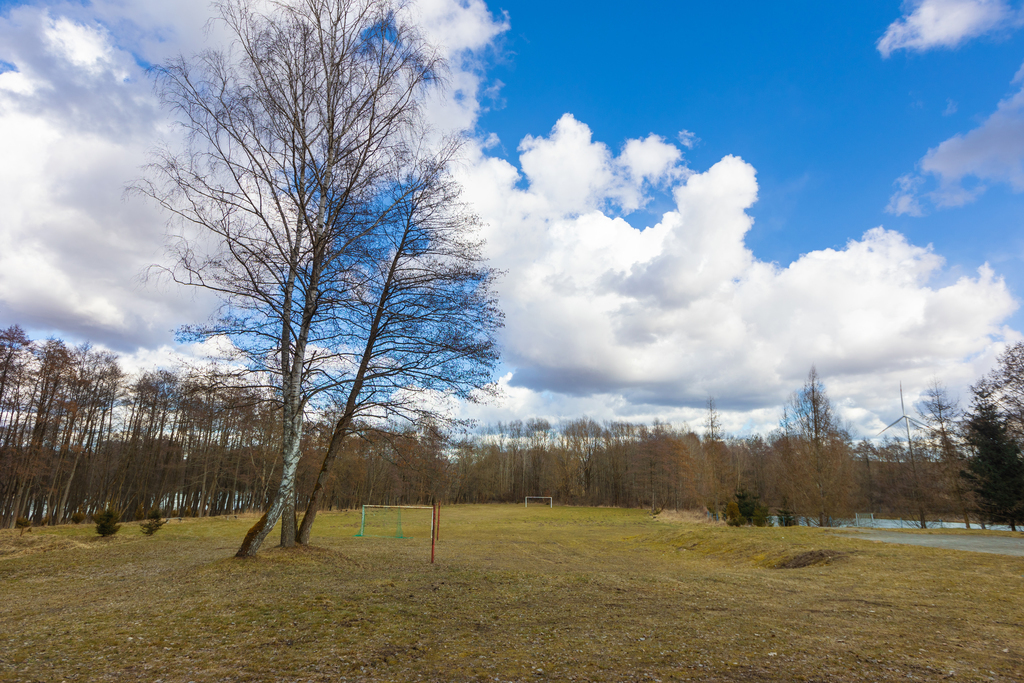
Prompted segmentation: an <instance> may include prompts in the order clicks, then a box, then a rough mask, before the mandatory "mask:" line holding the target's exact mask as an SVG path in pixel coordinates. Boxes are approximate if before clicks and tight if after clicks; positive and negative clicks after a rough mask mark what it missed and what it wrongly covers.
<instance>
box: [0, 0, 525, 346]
mask: <svg viewBox="0 0 1024 683" xmlns="http://www.w3.org/2000/svg"><path fill="white" fill-rule="evenodd" d="M413 10H414V11H418V12H420V13H421V18H422V20H423V23H424V31H425V34H426V37H427V38H428V39H429V40H432V41H434V42H437V43H440V44H441V45H442V48H443V53H444V54H445V55H446V56H447V57H449V58H450V59H451V60H452V61H453V70H452V89H453V90H454V94H455V95H457V97H453V98H452V102H453V104H451V105H449V106H448V107H447V109H445V108H443V107H441V106H440V105H437V104H435V106H434V110H432V112H431V113H432V114H433V115H434V122H435V124H436V125H438V126H439V127H461V128H468V127H471V126H472V125H473V124H474V122H475V117H476V115H477V113H478V105H477V104H476V91H477V89H478V88H479V86H480V83H481V78H482V76H481V74H480V70H479V68H478V64H477V62H476V61H475V60H476V57H475V55H476V53H477V52H479V51H481V50H484V49H485V48H486V46H487V45H488V44H490V43H491V42H493V40H494V39H495V37H496V36H497V35H499V34H500V33H501V32H502V31H503V30H505V28H506V26H507V24H506V23H505V22H504V20H503V19H501V18H499V19H494V18H493V17H492V16H491V15H490V14H489V13H488V11H487V8H486V5H485V4H484V3H483V2H482V0H466V1H464V2H459V1H458V0H422V1H421V2H420V3H418V4H417V5H416V6H415V7H413ZM209 16H210V5H209V2H208V0H175V1H174V2H163V3H154V2H144V3H143V2H139V3H125V2H123V1H122V0H96V1H95V2H91V3H79V2H61V1H60V0H58V1H56V2H40V3H37V4H24V5H19V6H16V7H10V8H4V9H3V10H2V11H0V67H2V68H0V71H2V73H0V139H2V140H3V141H4V146H3V157H4V163H3V164H2V165H0V206H2V207H3V214H2V216H0V321H6V322H5V323H4V324H10V323H14V322H17V323H20V324H21V325H23V326H26V327H28V328H30V329H34V330H37V331H39V332H40V333H51V332H53V333H57V334H60V335H63V336H65V337H70V338H71V339H72V340H90V341H92V342H94V343H97V344H100V345H105V346H106V347H108V348H117V349H121V350H126V349H127V350H132V353H133V354H134V355H133V357H138V358H147V357H150V356H149V355H147V354H148V352H147V351H146V349H149V348H157V347H160V345H166V344H167V343H168V342H169V341H170V337H171V331H172V330H173V329H174V328H176V327H177V326H179V325H181V324H183V323H188V322H195V321H199V320H202V319H204V318H205V317H206V315H207V314H208V312H209V311H210V310H212V308H213V305H214V303H213V301H212V300H211V298H210V297H208V296H203V295H197V293H196V292H193V291H191V290H189V291H181V290H180V289H177V288H174V287H171V286H169V285H167V284H166V283H163V284H143V283H142V282H141V281H140V274H141V273H142V271H143V270H144V268H145V267H146V266H147V265H149V264H151V263H154V262H159V261H161V260H162V259H163V254H162V244H163V239H164V237H163V233H164V223H165V220H166V217H165V216H164V215H162V214H160V213H159V212H158V211H157V210H156V209H155V208H154V207H153V206H152V205H150V204H147V203H146V202H144V201H142V200H132V201H129V202H125V201H124V200H123V198H122V195H123V190H124V187H125V184H126V183H127V182H129V181H131V180H132V179H133V178H136V177H138V176H139V175H140V174H141V172H142V171H141V167H142V166H143V165H144V164H145V163H146V162H147V160H148V152H149V150H150V149H151V148H153V147H154V146H155V145H156V144H157V143H158V142H159V141H160V139H161V138H166V137H168V135H169V134H170V127H169V120H168V118H167V115H166V113H165V112H162V111H161V110H160V107H159V105H158V103H157V101H156V99H155V97H154V94H153V89H152V83H151V82H150V81H149V80H148V78H147V76H146V74H145V71H144V67H145V66H146V65H147V64H151V63H160V62H162V61H165V60H166V59H168V58H170V57H172V56H174V55H176V54H178V53H182V54H185V55H189V54H193V53H195V52H197V51H198V50H201V49H203V48H204V47H205V46H206V45H207V44H208V43H207V41H210V43H213V44H217V43H218V42H223V40H224V35H223V27H222V25H221V24H219V23H217V22H212V23H210V24H209V25H207V20H208V18H209ZM450 92H451V91H450ZM140 347H141V349H140V350H138V351H135V349H138V348H140ZM168 348H170V347H168ZM165 350H166V349H165ZM154 353H156V356H160V355H161V354H163V353H164V351H158V352H154ZM150 355H151V354H150ZM186 355H187V352H186ZM156 356H153V357H156Z"/></svg>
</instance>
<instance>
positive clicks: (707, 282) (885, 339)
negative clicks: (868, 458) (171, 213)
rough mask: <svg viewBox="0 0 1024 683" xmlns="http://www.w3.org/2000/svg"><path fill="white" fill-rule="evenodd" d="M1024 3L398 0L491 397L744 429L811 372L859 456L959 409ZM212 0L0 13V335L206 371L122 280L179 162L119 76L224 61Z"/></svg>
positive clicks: (1008, 184) (1005, 278)
mask: <svg viewBox="0 0 1024 683" xmlns="http://www.w3.org/2000/svg"><path fill="white" fill-rule="evenodd" d="M1021 5H1022V3H1021V2H1020V0H907V1H906V2H902V3H901V2H898V1H890V2H880V1H879V2H856V3H820V2H786V3H765V2H734V3H634V4H633V5H627V6H624V5H622V4H611V3H594V2H589V3H582V2H558V3H551V2H546V3H540V2H526V1H522V2H516V1H511V2H506V1H502V2H497V1H490V0H489V1H485V0H416V1H415V2H413V3H411V4H410V6H409V10H408V11H409V12H410V15H409V16H410V17H412V18H413V19H414V20H415V21H418V22H420V23H421V24H422V26H423V28H424V31H425V33H426V35H427V36H428V38H429V39H431V40H432V41H433V42H435V43H436V44H437V45H439V46H441V48H442V49H443V50H444V51H445V54H446V55H447V56H448V57H449V59H450V61H451V64H452V77H451V89H450V90H449V95H450V96H451V97H450V98H449V99H448V100H446V101H436V102H434V103H432V104H431V105H430V116H431V117H432V120H433V121H434V123H435V125H436V126H437V127H438V128H445V129H455V130H460V131H462V132H464V133H465V134H466V135H467V136H468V139H469V143H468V144H467V146H466V150H465V158H464V159H463V162H462V163H461V164H460V166H459V174H460V179H461V180H462V182H463V184H464V186H465V190H466V192H465V197H466V199H467V201H469V202H470V203H471V204H472V205H473V207H474V209H475V210H476V211H477V212H478V213H479V214H480V215H481V217H482V218H483V220H484V222H485V228H484V229H483V234H482V236H483V237H484V238H486V240H487V245H488V246H487V251H488V256H489V258H490V259H491V261H492V262H493V263H494V265H495V266H496V267H498V268H501V269H503V270H504V271H505V272H506V275H505V277H504V278H503V279H502V280H501V282H500V283H499V286H498V294H499V297H500V300H501V303H502V306H503V308H504V310H505V312H506V316H507V317H506V322H507V324H506V327H505V329H504V331H503V333H502V339H501V342H502V349H503V368H502V374H501V376H500V377H499V378H498V380H499V384H500V386H501V387H502V389H503V391H504V395H505V398H504V399H503V400H502V401H501V402H499V403H497V404H492V405H487V406H467V407H462V408H460V410H461V411H463V414H465V415H467V416H470V417H477V418H479V419H481V420H484V421H493V420H498V419H502V420H507V419H515V418H527V417H533V416H541V417H547V418H549V419H552V420H556V421H557V420H559V419H562V418H569V417H577V416H580V415H588V416H590V417H593V418H596V419H599V420H612V419H626V420H636V421H640V420H643V421H650V420H652V419H655V418H659V419H664V420H669V421H672V422H676V423H683V422H687V423H689V424H691V425H694V426H697V425H699V424H700V423H701V420H702V412H703V406H704V404H705V402H706V399H707V398H708V396H714V397H715V399H716V401H717V403H718V405H719V407H720V408H721V409H722V410H723V413H724V417H725V420H726V424H727V426H728V428H729V429H731V430H733V431H735V432H738V433H744V432H749V431H765V430H767V429H771V428H772V427H773V426H774V425H776V424H777V422H778V418H779V414H780V411H781V406H782V404H783V403H784V402H785V401H786V399H787V397H788V396H789V395H790V394H791V392H792V391H794V390H795V389H798V388H799V387H800V385H801V384H802V382H803V379H804V378H805V377H806V374H807V371H808V369H809V368H810V366H811V365H812V364H815V365H816V366H817V369H818V371H819V373H820V375H821V376H822V377H823V379H824V380H825V383H826V386H827V387H828V389H829V391H830V392H831V394H832V396H833V398H834V400H836V402H837V404H838V405H839V407H840V411H841V413H842V414H843V416H844V418H845V419H846V420H848V421H849V423H850V425H851V429H852V431H853V433H854V434H855V435H858V436H860V435H871V434H873V433H875V432H877V431H878V430H879V429H881V427H882V426H884V425H885V424H888V423H889V422H891V421H892V419H894V417H895V416H897V415H898V413H897V412H895V411H898V409H899V408H898V405H899V395H898V387H899V384H900V382H902V383H903V386H904V387H905V388H906V390H907V392H908V397H909V398H910V400H911V401H913V400H914V399H915V398H916V397H917V396H919V395H920V393H921V392H923V391H924V390H925V388H926V387H927V385H928V383H929V382H931V381H932V380H936V379H937V380H939V381H941V382H944V383H945V384H946V385H948V386H949V388H950V391H951V393H953V394H954V395H960V396H961V397H966V395H967V392H968V391H969V386H970V384H971V383H972V382H974V381H976V379H977V378H978V377H979V376H980V375H981V374H982V373H984V372H986V371H987V370H988V369H989V368H991V367H992V365H993V363H994V362H995V359H996V358H997V356H998V354H999V353H1000V351H1001V350H1002V349H1003V348H1004V347H1005V345H1006V343H1008V342H1013V341H1016V340H1018V339H1020V338H1021V330H1024V311H1022V310H1021V309H1020V306H1019V302H1020V300H1021V298H1022V297H1024V275H1022V273H1024V269H1022V268H1021V260H1022V258H1024V238H1022V235H1024V232H1022V230H1021V229H1020V227H1021V226H1020V223H1021V216H1024V211H1022V209H1024V93H1022V87H1024V82H1022V79H1021V78H1018V77H1017V74H1018V72H1019V71H1020V70H1021V67H1022V63H1024V10H1022V6H1021ZM209 16H210V5H209V3H208V2H207V0H166V1H164V2H155V1H152V2H146V1H140V2H133V3H123V2H120V1H119V0H92V1H91V2H78V1H66V0H36V1H32V2H10V1H2V0H0V141H2V144H3V150H2V151H3V159H4V161H3V163H2V164H0V205H2V206H4V207H5V211H4V213H3V214H2V216H0V326H2V327H6V326H7V325H9V324H14V323H18V324H21V325H22V326H23V327H25V328H26V329H28V330H29V331H30V332H31V333H32V334H33V335H34V336H36V337H42V336H45V335H49V334H53V335H57V336H60V337H62V338H64V339H67V340H68V341H71V342H76V343H77V342H83V341H90V342H92V343H94V344H97V345H100V346H103V347H106V348H110V349H113V350H116V351H118V352H119V353H121V354H122V357H123V359H124V362H125V363H126V365H127V366H128V367H129V368H130V369H133V370H138V369H142V368H146V367H153V366H155V365H166V364H171V363H174V362H175V361H176V359H180V358H182V357H192V356H196V355H202V354H203V353H204V351H205V350H204V349H203V348H200V347H192V346H183V345H180V344H177V343H175V341H174V336H173V330H174V329H175V328H176V327H178V326H180V325H182V324H187V323H190V322H194V321H197V320H202V319H203V318H205V317H206V316H207V315H209V313H210V311H211V310H212V309H213V307H214V306H215V301H214V300H212V299H211V298H210V297H208V296H204V295H202V294H196V293H194V292H190V291H183V290H180V289H175V288H174V287H171V286H170V285H169V284H168V283H161V282H156V281H145V280H144V279H143V278H140V273H141V272H143V270H144V269H145V268H146V266H148V265H150V264H153V263H160V262H161V260H162V259H165V258H166V256H165V254H164V252H163V246H162V245H163V244H164V230H165V227H164V226H165V223H166V216H163V215H162V214H160V212H159V211H158V210H157V208H156V207H154V206H152V205H148V204H146V203H145V202H143V201H140V200H136V199H133V200H129V201H125V200H124V198H123V190H124V187H125V184H126V183H128V182H129V181H131V180H132V179H133V178H137V177H138V176H139V174H140V173H141V170H140V169H141V167H142V166H143V165H144V164H145V163H146V161H147V158H148V156H147V155H148V154H149V152H150V150H152V148H153V147H154V145H156V144H158V143H160V142H166V143H168V144H171V145H174V144H176V140H175V138H174V132H173V128H172V127H171V126H170V125H169V124H170V118H169V114H168V113H167V112H164V111H162V110H161V109H160V107H159V105H158V103H157V102H156V101H155V98H154V96H153V93H152V87H151V84H150V82H149V81H148V78H147V76H146V74H145V72H144V70H143V68H142V66H141V65H142V64H147V63H160V62H161V61H163V60H166V59H168V58H170V57H172V56H174V55H176V54H178V53H183V54H186V55H187V54H192V53H194V52H196V51H197V50H200V49H203V48H205V47H219V46H222V45H224V44H226V42H225V41H226V40H227V39H228V36H226V35H223V34H222V33H220V32H218V31H217V30H214V31H213V32H212V33H209V34H207V33H204V31H203V26H204V25H205V24H206V21H207V19H208V18H209Z"/></svg>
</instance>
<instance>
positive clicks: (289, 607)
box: [0, 505, 1024, 683]
mask: <svg viewBox="0 0 1024 683" xmlns="http://www.w3.org/2000/svg"><path fill="white" fill-rule="evenodd" d="M357 520H358V514H357V513H353V512H348V513H341V512H338V513H325V514H322V516H321V517H320V518H318V520H317V526H316V528H315V529H314V535H313V542H314V543H315V544H316V545H315V547H311V548H302V549H295V550H283V549H280V548H271V549H269V550H266V551H263V552H261V553H260V555H259V556H258V557H257V558H256V559H254V560H235V559H233V558H232V555H233V554H234V552H235V550H236V549H237V545H238V544H239V543H240V542H241V539H242V537H243V536H244V534H245V531H246V529H247V528H248V527H249V526H250V525H251V524H252V523H253V522H254V521H255V517H251V518H247V519H237V520H235V519H224V518H217V519H205V520H186V521H184V522H178V521H177V520H173V521H172V522H170V523H169V524H167V525H166V526H165V527H164V528H163V529H162V530H161V531H160V532H159V533H157V534H156V535H155V536H153V537H145V536H143V535H142V534H141V533H139V530H138V528H137V525H135V524H126V525H125V526H124V528H122V530H121V532H120V533H119V534H118V535H117V536H114V537H112V538H109V539H99V538H97V537H95V534H94V533H93V532H92V529H91V528H90V527H88V526H86V525H82V526H79V527H73V526H68V527H56V528H51V529H45V530H40V529H35V530H33V532H32V533H26V534H25V536H24V537H22V538H21V539H19V537H18V536H17V532H16V531H3V532H0V586H2V598H3V599H2V600H0V680H3V681H61V680H66V681H135V680H145V681H157V680H160V681H163V682H164V683H172V682H174V683H177V682H179V681H180V682H187V681H195V682H196V683H200V682H202V681H318V682H319V681H332V682H333V681H363V680H365V681H370V680H373V681H415V680H424V681H494V680H501V681H525V680H532V681H539V680H557V681H588V680H589V681H633V680H635V681H641V680H648V681H657V680H661V681H670V680H700V681H780V680H781V681H790V680H806V681H861V680H870V681H896V680H900V681H907V680H943V679H948V680H954V681H986V680H993V679H994V680H998V681H1016V680H1020V674H1021V672H1022V671H1024V653H1022V647H1024V638H1022V633H1024V598H1022V596H1024V561H1022V560H1021V559H1020V558H1012V557H1003V556H999V555H986V554H981V553H962V552H956V551H946V550H938V549H930V548H919V547H912V546H898V545H888V544H875V543H870V542H866V541H860V540H857V539H856V538H855V537H854V536H852V535H837V534H834V533H830V532H828V531H827V530H822V529H807V528H792V527H791V528H785V529H779V528H765V529H755V528H739V529H733V528H729V527H724V526H718V525H709V524H703V523H690V522H682V521H680V522H667V521H654V520H652V518H651V516H650V515H649V514H648V513H646V512H643V511H638V510H616V509H590V508H554V509H548V508H543V507H536V508H533V507H531V508H529V509H523V508H522V507H520V506H504V505H493V506H457V507H449V508H445V509H444V511H443V513H442V529H441V534H442V535H441V540H440V543H439V545H438V561H437V563H436V564H434V565H430V564H429V563H428V560H429V544H428V542H427V540H426V529H427V525H426V524H417V523H416V522H415V520H411V519H408V520H403V527H404V528H405V530H406V532H407V533H408V532H410V531H411V532H413V535H414V538H412V539H402V540H398V539H379V538H355V537H353V534H354V533H355V532H356V530H357V528H358V521H357ZM25 539H28V540H25ZM824 557H827V558H830V559H828V561H827V562H818V561H812V562H811V563H810V564H811V565H812V566H807V567H804V568H795V569H787V570H781V569H778V568H780V567H783V566H785V565H786V564H787V563H788V564H792V563H794V562H797V563H799V562H800V561H803V560H801V559H800V558H805V559H806V558H818V559H819V560H820V559H822V558H824ZM837 558H838V559H837ZM951 672H952V673H951Z"/></svg>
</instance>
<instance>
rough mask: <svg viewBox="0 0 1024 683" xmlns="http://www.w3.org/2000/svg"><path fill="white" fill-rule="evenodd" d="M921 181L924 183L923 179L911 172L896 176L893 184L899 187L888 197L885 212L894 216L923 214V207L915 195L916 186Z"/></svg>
mask: <svg viewBox="0 0 1024 683" xmlns="http://www.w3.org/2000/svg"><path fill="white" fill-rule="evenodd" d="M922 183H924V179H923V178H921V177H920V176H916V175H914V174H913V173H906V174H904V175H901V176H900V177H899V178H897V179H896V181H895V182H894V183H893V185H896V186H897V187H898V188H899V189H897V190H896V192H894V193H893V195H892V197H890V198H889V204H888V205H887V206H886V207H885V212H886V213H891V214H893V215H895V216H916V217H920V216H923V215H924V209H923V208H922V207H921V201H920V199H919V197H918V196H917V192H918V188H919V187H921V185H922Z"/></svg>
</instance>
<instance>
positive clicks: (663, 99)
mask: <svg viewBox="0 0 1024 683" xmlns="http://www.w3.org/2000/svg"><path fill="white" fill-rule="evenodd" d="M492 7H495V8H500V9H501V10H504V11H506V12H508V14H509V17H510V21H511V28H510V30H509V31H508V33H507V35H506V37H505V40H504V42H503V43H502V48H503V50H502V54H501V59H500V60H498V62H497V63H496V64H495V65H494V66H493V67H492V68H490V69H489V74H490V75H491V76H492V77H493V78H496V79H500V80H501V81H502V82H503V83H504V86H503V87H502V88H501V90H500V98H499V101H498V102H496V103H494V105H492V106H494V109H493V110H492V111H489V112H487V113H485V114H484V115H483V116H481V117H480V123H479V125H480V127H481V128H482V129H484V130H486V131H493V132H495V133H497V134H498V135H499V136H500V138H501V140H502V142H503V144H504V148H505V149H504V152H505V153H506V154H510V155H512V156H513V158H514V154H513V153H514V152H515V146H516V145H517V144H518V141H519V140H521V139H522V138H523V136H525V135H527V134H533V135H538V134H542V133H544V132H545V131H546V130H547V129H548V128H550V126H551V123H552V122H553V121H554V120H555V119H557V118H558V117H559V116H561V114H563V113H565V112H572V113H573V114H574V115H575V116H576V117H577V118H578V119H580V120H581V121H585V122H586V123H587V124H588V125H589V126H590V128H591V129H592V130H593V131H594V134H595V137H596V138H598V139H601V140H604V141H606V142H608V143H609V144H610V145H613V146H614V144H615V142H617V141H622V140H625V139H627V138H633V137H641V136H644V135H647V134H648V133H652V132H653V133H657V134H660V135H662V136H665V137H667V138H671V137H673V136H674V135H675V134H676V133H678V132H679V131H680V130H689V131H692V132H693V133H694V134H695V135H696V136H697V137H698V138H699V139H700V142H699V143H698V144H697V145H696V146H695V147H694V148H693V149H691V150H688V151H687V153H686V156H687V159H688V160H690V163H691V164H692V165H693V166H694V167H696V168H704V167H707V166H709V165H711V164H713V163H714V162H715V161H717V160H718V159H720V158H721V157H722V156H724V155H726V154H735V155H739V156H741V157H742V158H743V159H744V160H746V161H748V162H750V163H751V164H753V166H754V167H755V168H756V169H757V172H758V182H759V184H760V187H761V191H760V195H759V197H760V198H759V200H758V202H757V204H755V205H754V207H753V208H752V209H751V210H750V213H751V214H752V215H753V216H754V217H755V219H756V222H755V226H754V229H753V230H752V231H751V233H750V234H749V235H748V239H747V244H748V246H750V247H751V248H752V250H753V251H754V253H755V254H756V255H757V256H758V257H760V258H763V259H766V260H770V261H779V262H782V263H788V262H790V261H792V260H793V259H795V258H797V257H798V256H799V255H800V254H801V253H805V252H807V251H810V250H812V249H819V248H823V247H832V246H835V247H841V246H842V245H843V244H845V242H846V241H847V240H848V239H850V238H853V237H858V236H859V235H860V234H861V233H862V232H863V231H864V230H866V229H868V228H870V227H874V226H877V225H885V226H886V227H888V228H891V229H895V230H898V231H900V232H902V233H903V234H905V235H906V236H907V237H908V238H909V239H910V240H911V241H912V242H914V243H917V244H928V243H931V244H934V246H935V248H936V251H937V252H938V253H940V254H942V255H943V256H944V257H945V258H946V259H947V261H948V262H949V264H950V265H955V266H960V267H962V268H965V269H967V270H969V271H973V270H974V269H975V268H977V266H978V265H980V264H981V263H984V262H986V261H988V262H990V263H992V264H994V265H995V264H1000V265H1001V266H1002V267H1000V268H999V272H1000V274H1001V275H1003V276H1004V277H1006V278H1007V280H1008V282H1009V283H1010V284H1011V286H1012V288H1013V291H1014V293H1015V294H1016V295H1017V296H1018V297H1019V296H1021V294H1022V293H1024V269H1022V268H1021V267H1020V266H1021V258H1022V256H1024V231H1022V230H1021V227H1022V220H1024V196H1022V195H1020V194H1018V193H1015V192H1013V191H1011V190H1010V189H1009V188H1007V187H1006V186H1005V185H1001V184H996V185H995V186H993V187H992V188H991V189H989V190H988V191H987V192H986V193H985V195H984V196H983V197H982V198H981V199H979V200H978V201H976V202H974V203H972V204H970V205H968V206H965V207H958V208H948V209H941V210H930V211H929V212H928V215H927V216H924V217H912V216H894V215H892V214H889V213H886V212H885V207H886V205H887V204H888V202H889V198H890V196H891V195H892V194H893V192H894V190H895V188H894V185H893V183H894V181H895V180H896V179H897V178H899V177H900V176H902V175H904V174H906V173H910V172H913V171H914V169H915V167H916V165H917V164H918V162H919V160H920V159H921V157H922V156H923V155H924V154H925V152H927V150H928V149H930V148H932V147H935V146H936V145H938V144H939V143H940V142H942V141H943V140H945V139H947V138H949V137H951V136H953V135H955V134H957V133H964V132H967V131H969V130H971V129H972V128H974V127H976V126H977V125H978V124H979V123H980V122H981V121H982V120H983V119H984V118H986V117H987V116H988V115H989V114H990V113H991V112H992V111H993V110H994V108H995V105H996V103H997V102H998V101H999V100H1000V99H1002V98H1003V97H1005V96H1007V95H1008V94H1011V93H1012V92H1014V91H1016V90H1018V89H1019V87H1016V86H1014V85H1013V84H1011V80H1012V79H1013V77H1014V75H1015V73H1016V72H1017V70H1018V69H1020V68H1021V65H1022V63H1024V31H1014V30H1002V31H997V32H995V33H994V34H992V35H986V36H983V37H980V38H978V39H975V40H969V41H966V42H965V43H963V44H961V45H959V46H958V47H956V48H954V49H942V48H935V49H931V50H927V51H924V52H918V51H913V52H911V51H907V50H900V51H897V52H895V53H893V54H892V55H891V56H890V57H889V58H887V59H886V58H883V57H882V55H881V54H880V53H879V51H878V49H877V47H876V43H877V41H878V40H879V39H880V38H881V37H882V35H883V34H884V33H885V31H886V28H887V27H888V26H889V25H890V24H891V23H892V22H893V21H895V20H896V19H897V18H898V17H899V16H900V3H899V2H855V3H842V4H838V3H817V2H786V3H764V2H738V3H656V6H654V5H651V6H649V8H648V7H643V6H640V5H638V6H637V10H636V11H634V12H627V11H623V9H622V6H621V5H620V4H618V3H584V2H562V3H543V2H501V3H492ZM950 103H953V106H951V104H950ZM649 218H650V216H649V214H647V213H646V212H643V214H642V215H638V216H635V217H631V218H630V219H629V220H630V222H631V223H633V224H634V225H636V226H637V227H642V226H643V225H644V222H645V220H649ZM1022 315H1024V314H1022V313H1021V312H1018V313H1017V314H1016V315H1015V316H1014V318H1013V322H1014V326H1015V327H1016V328H1018V329H1024V317H1022Z"/></svg>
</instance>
